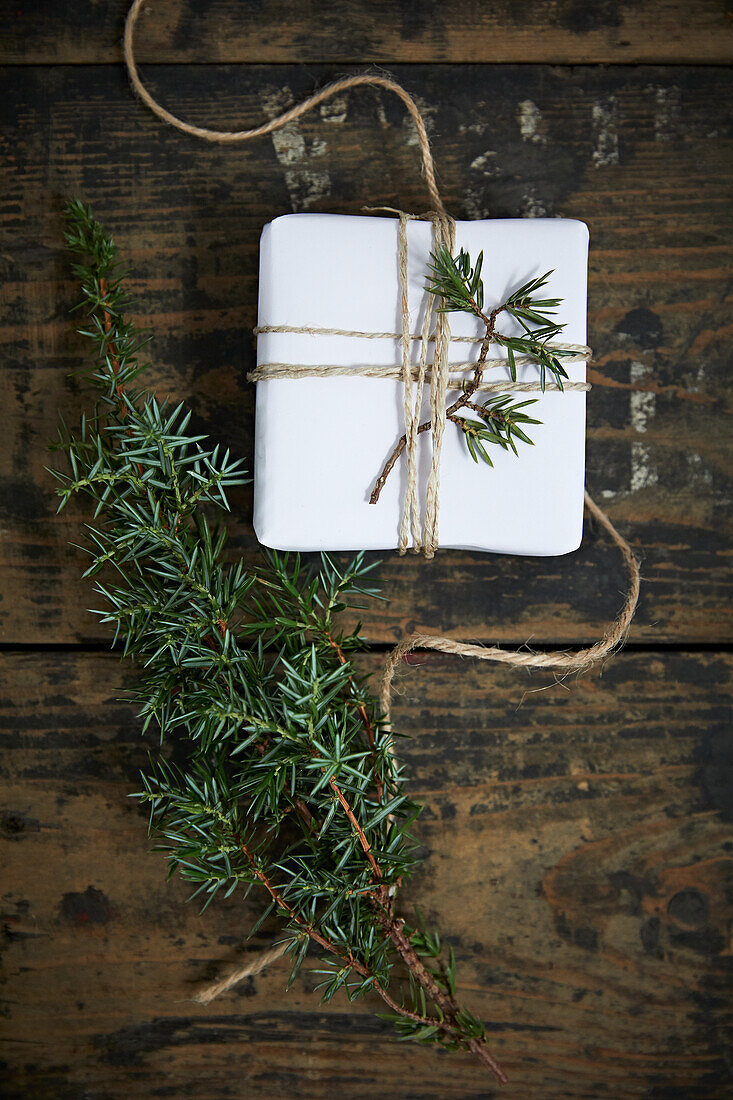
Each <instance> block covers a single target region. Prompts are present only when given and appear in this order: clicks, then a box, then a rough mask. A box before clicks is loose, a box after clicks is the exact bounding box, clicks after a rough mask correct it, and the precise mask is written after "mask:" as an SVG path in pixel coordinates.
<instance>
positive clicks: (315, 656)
mask: <svg viewBox="0 0 733 1100" xmlns="http://www.w3.org/2000/svg"><path fill="white" fill-rule="evenodd" d="M67 221H68V232H67V237H66V239H67V243H68V246H69V248H70V249H71V251H72V252H74V253H75V254H76V255H77V256H78V257H82V258H83V259H81V261H80V262H79V263H78V264H77V265H76V266H75V268H74V270H75V273H76V275H77V276H78V278H79V280H80V282H81V286H82V291H83V302H82V306H81V308H83V309H84V312H85V317H86V320H85V323H84V325H83V327H82V328H81V329H80V330H79V331H81V332H82V333H83V334H84V335H86V336H88V337H89V338H90V340H91V341H92V343H93V346H94V349H95V353H96V362H95V365H94V366H93V368H92V369H91V371H90V378H91V380H92V381H93V383H94V384H95V386H96V387H97V390H98V400H97V405H96V407H95V409H94V411H93V413H92V415H90V416H85V417H82V419H81V423H80V426H79V428H78V429H77V430H75V431H73V432H71V431H69V430H67V429H66V428H65V427H64V428H63V429H62V431H61V432H60V434H59V442H58V444H57V445H56V446H57V449H59V450H61V451H62V452H63V453H64V454H65V456H66V458H67V460H68V470H66V471H65V472H63V473H57V474H56V476H57V477H58V479H59V482H60V485H59V489H58V492H59V496H60V507H63V506H64V505H65V504H66V503H67V502H68V501H69V500H70V499H71V498H72V497H75V496H77V495H78V494H82V495H84V496H86V497H88V498H90V499H91V501H92V502H93V505H94V517H95V519H94V523H93V524H92V525H90V526H89V527H88V534H89V545H88V547H87V551H88V553H89V554H90V557H91V562H90V564H89V566H88V568H87V570H86V575H87V576H96V575H97V574H99V573H100V572H101V571H102V570H104V573H105V577H104V578H100V579H98V580H97V581H96V591H97V592H98V594H100V595H101V596H102V597H103V600H104V605H105V606H104V609H103V610H102V611H100V612H98V614H100V615H101V617H102V620H103V621H104V622H105V623H108V624H110V626H111V627H113V628H114V632H115V640H116V641H119V642H120V644H121V648H122V650H123V652H124V653H126V654H129V655H132V656H134V657H136V658H137V660H138V662H139V664H140V665H141V667H142V672H141V676H140V681H139V683H138V685H137V687H136V689H135V691H134V695H135V696H136V698H137V700H138V702H139V706H140V715H141V718H142V724H143V729H147V728H148V727H151V726H152V727H153V728H157V729H158V731H159V734H160V741H161V746H162V751H161V753H160V754H159V756H158V757H157V759H155V758H154V759H151V761H150V766H149V768H148V770H147V771H146V772H145V774H144V775H143V777H142V789H141V791H140V792H139V794H138V796H137V797H139V798H140V800H141V801H142V802H143V803H145V804H146V805H147V807H148V809H149V813H150V828H151V832H152V834H153V835H154V836H155V838H156V843H157V847H158V848H159V849H160V850H161V851H162V852H164V853H165V855H166V857H167V860H168V864H169V868H170V873H171V874H172V873H174V872H176V871H178V872H179V873H180V874H181V875H182V876H183V877H184V878H185V879H187V880H188V881H189V882H190V883H191V884H192V886H193V896H194V897H198V898H199V899H200V901H201V902H202V903H203V905H204V907H205V906H207V905H209V904H210V903H211V902H212V901H213V900H214V899H215V898H216V896H217V895H223V896H229V895H231V894H233V893H236V892H239V891H241V892H242V893H243V894H247V893H248V892H249V890H250V889H251V888H252V887H253V886H257V887H258V889H260V890H262V889H263V888H264V891H263V896H264V897H265V900H266V905H265V908H264V909H263V911H262V913H261V916H260V918H259V920H258V921H257V923H256V925H255V927H254V929H253V931H256V929H257V928H258V927H260V925H261V923H262V921H263V920H265V919H266V918H267V917H268V916H269V914H270V913H274V914H276V915H277V916H278V917H279V918H280V919H281V920H282V922H283V933H282V934H283V937H284V938H285V940H286V941H287V943H288V950H289V952H290V956H291V964H292V965H291V978H290V980H291V982H292V980H293V979H294V978H295V976H296V974H297V972H298V969H299V967H300V965H301V963H302V962H303V959H304V957H305V953H306V949H307V947H308V943H309V941H315V943H316V944H317V945H318V947H319V948H320V951H321V956H322V959H321V967H320V969H319V971H318V972H317V974H318V977H319V985H320V989H321V993H322V997H323V999H324V1000H330V998H331V997H332V996H334V994H335V993H337V992H338V991H339V990H343V991H344V992H345V993H346V994H347V996H348V997H349V998H350V999H352V1000H353V999H354V998H355V997H358V996H360V995H362V994H364V993H367V992H370V991H376V992H378V993H379V995H380V996H381V997H382V998H383V1000H385V1001H387V1003H388V1005H389V1006H390V1008H391V1009H392V1010H393V1014H394V1015H395V1017H396V1019H397V1020H398V1021H399V1029H400V1030H399V1034H400V1037H404V1038H413V1039H417V1040H419V1041H423V1042H424V1041H428V1040H435V1041H438V1042H441V1043H444V1044H446V1045H449V1046H453V1047H463V1048H466V1047H467V1044H468V1043H469V1041H470V1040H471V1039H472V1038H476V1036H477V1035H478V1033H479V1032H478V1031H477V1028H479V1025H478V1024H477V1023H476V1022H475V1021H473V1018H472V1017H470V1016H469V1014H468V1013H466V1012H465V1010H461V1009H460V1008H459V1007H458V1005H457V1004H456V1003H455V1000H454V998H455V976H454V960H453V956H452V952H451V953H450V956H449V959H448V962H447V963H446V964H445V966H444V967H442V966H441V965H440V964H436V967H433V968H431V969H430V970H428V969H421V967H422V963H421V962H420V961H419V960H420V958H421V956H424V957H428V958H429V959H430V960H431V962H433V963H434V962H435V960H436V959H438V956H439V954H440V942H439V940H438V939H437V937H436V936H434V935H431V934H430V933H428V932H426V931H425V930H420V929H412V930H411V929H408V928H407V927H406V926H405V928H404V930H403V925H402V922H400V921H398V920H396V918H395V917H394V914H393V908H392V907H393V894H394V890H395V888H396V886H397V884H398V883H399V882H401V881H404V880H405V879H406V878H408V877H409V876H410V875H411V874H412V873H413V871H414V870H415V867H416V866H417V864H418V855H417V853H416V848H415V844H414V842H413V841H412V839H411V837H410V828H411V826H412V823H413V822H414V820H415V818H416V817H417V815H418V813H419V807H418V806H417V805H416V804H415V803H414V802H413V801H412V800H411V799H410V798H409V797H408V795H407V793H406V789H405V781H404V775H403V772H402V768H401V767H400V765H399V763H398V762H397V760H396V758H395V756H394V754H393V751H392V749H393V735H391V734H390V733H389V732H388V730H387V729H386V728H385V726H384V723H383V721H382V715H381V714H380V712H379V708H378V705H377V702H376V700H375V698H374V697H373V696H372V695H371V694H370V691H369V687H368V684H367V681H366V680H365V678H364V677H363V676H362V675H361V674H360V673H359V671H358V669H357V668H356V667H355V666H354V664H353V657H354V655H355V654H357V653H358V652H359V651H360V650H362V649H363V648H364V647H365V642H364V639H363V637H362V635H361V633H360V629H359V628H358V627H357V628H356V629H355V630H354V631H352V632H350V633H345V632H344V631H343V629H342V628H341V627H340V626H339V616H340V614H341V612H343V611H344V609H345V608H346V607H347V606H358V605H359V604H360V601H362V600H364V599H367V600H368V599H372V598H374V597H375V596H376V595H377V593H376V590H375V589H374V587H373V585H372V582H371V578H370V571H371V569H372V566H371V565H368V564H366V563H365V561H364V557H363V555H359V556H357V557H356V558H355V560H354V561H353V562H352V563H351V564H350V565H349V566H347V567H346V569H344V570H340V569H338V568H337V567H336V565H335V564H334V563H333V562H332V561H331V560H330V559H329V558H328V557H327V556H325V555H324V556H323V558H322V563H321V568H320V570H319V571H318V572H316V573H315V574H314V573H309V572H308V571H306V570H304V569H303V568H302V567H301V563H300V561H299V559H298V558H297V557H296V558H290V557H288V555H280V554H277V553H268V554H265V555H264V557H263V560H262V562H261V564H260V565H258V566H257V567H256V568H253V569H248V568H246V567H245V566H244V564H243V563H242V562H241V561H230V560H228V559H227V557H226V555H225V544H226V532H225V530H224V528H223V526H222V525H221V523H220V522H219V521H218V518H217V516H220V515H221V513H222V511H224V510H226V509H227V508H228V502H227V495H226V494H227V490H229V489H230V488H231V487H233V486H236V485H241V484H242V483H243V482H244V481H245V475H244V471H243V470H242V466H241V463H240V461H239V460H237V459H233V458H231V457H230V455H229V452H224V453H222V451H221V449H220V448H219V447H218V446H216V445H214V446H210V445H209V444H208V443H207V442H206V439H205V437H203V436H201V435H196V434H193V433H192V432H191V431H190V428H189V424H190V413H186V412H185V411H184V409H183V407H182V406H181V405H178V406H176V407H171V406H169V404H168V403H167V402H166V401H165V400H160V399H158V398H157V397H156V396H155V395H154V394H152V393H150V392H148V391H146V390H145V389H137V388H136V387H135V382H136V380H137V378H138V377H139V375H140V373H141V371H142V370H143V369H144V367H145V364H144V363H143V362H142V361H141V360H140V351H141V349H142V348H143V346H144V345H145V343H146V342H147V341H146V340H145V339H143V338H140V337H139V336H138V335H137V334H136V332H135V329H134V327H133V325H132V324H131V323H130V322H128V321H126V320H125V317H124V311H125V308H126V306H127V305H128V304H129V303H128V301H127V299H126V296H125V293H124V288H123V276H122V274H121V272H120V269H119V266H118V260H117V252H116V249H115V245H114V243H113V241H112V240H111V239H110V238H109V237H108V236H107V235H106V234H105V233H104V232H103V230H102V229H101V227H100V226H99V225H98V224H97V223H96V222H95V221H94V219H93V217H92V213H91V211H90V210H89V209H88V208H87V207H85V206H84V205H82V204H81V203H78V202H73V203H70V204H69V206H68V210H67ZM510 411H511V414H512V415H514V418H515V422H514V424H513V427H512V428H511V434H518V435H519V437H520V438H521V432H520V430H519V429H518V428H517V426H516V425H517V424H518V423H520V422H521V419H520V414H518V413H516V410H508V409H507V407H506V406H504V405H501V406H500V405H497V404H496V403H494V405H493V407H492V409H491V410H488V409H487V412H486V416H487V417H491V416H493V415H498V414H499V413H501V415H502V416H504V417H505V418H506V417H508V416H509V414H510ZM501 431H502V432H503V438H504V439H505V440H506V441H507V442H508V443H511V439H510V428H509V421H508V420H505V421H504V422H503V427H502V429H501ZM212 517H213V518H212ZM173 747H175V761H174V760H173V759H172V753H171V750H172V749H173ZM405 937H407V939H408V941H410V940H411V943H412V948H413V949H414V952H416V956H415V957H416V959H417V960H418V962H417V963H415V962H414V961H413V962H412V963H411V962H410V961H409V960H410V958H411V956H410V953H409V942H408V947H405ZM398 964H399V968H400V973H401V974H403V975H404V968H405V967H406V968H407V982H406V983H405V982H404V979H403V980H402V989H403V993H402V997H401V998H400V994H399V993H398V994H396V995H395V996H396V997H397V998H400V999H399V1000H395V999H394V997H393V996H392V995H391V994H390V993H388V992H387V990H388V988H391V987H392V986H393V985H394V984H395V982H396V981H397V980H398V979H397V978H396V977H395V976H394V975H393V970H394V968H395V966H396V965H398ZM434 982H437V983H438V984H437V985H434V984H431V983H434ZM431 991H432V992H431ZM481 1036H483V1032H482V1031H481Z"/></svg>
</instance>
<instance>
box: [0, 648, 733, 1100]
mask: <svg viewBox="0 0 733 1100" xmlns="http://www.w3.org/2000/svg"><path fill="white" fill-rule="evenodd" d="M375 660H376V659H375V658H368V662H369V663H370V666H372V667H373V666H374V664H375ZM732 665H733V662H732V661H731V659H730V658H728V657H723V656H719V655H714V654H708V655H699V654H698V655H695V654H692V653H684V652H678V653H667V654H644V655H641V656H639V655H636V656H635V655H633V654H630V653H626V654H623V655H621V656H620V657H619V658H617V659H616V660H614V661H613V662H611V663H609V664H608V665H607V667H606V669H605V671H604V675H603V676H602V677H598V676H594V677H590V678H587V679H584V680H580V681H577V682H572V683H570V684H568V685H567V686H561V685H553V684H551V683H548V680H547V679H543V678H541V677H538V676H534V677H532V678H528V677H526V676H525V675H519V674H516V673H514V672H511V671H508V670H500V669H493V670H487V669H486V668H483V669H479V668H476V667H475V666H470V665H467V664H464V663H461V662H453V661H451V660H450V659H447V658H439V657H436V656H431V657H429V658H428V659H427V660H426V662H425V664H424V665H423V666H422V667H420V668H415V667H412V668H409V669H407V668H406V669H405V670H404V672H403V674H402V675H401V682H402V688H403V694H402V695H400V696H399V698H398V703H397V709H396V721H397V724H398V726H399V727H400V728H401V729H403V730H405V732H408V733H409V734H411V735H413V737H412V738H411V739H406V740H403V741H402V742H401V752H402V754H403V756H404V757H405V759H406V761H407V765H408V769H409V774H410V775H411V777H412V783H413V787H414V791H415V794H416V796H417V797H418V798H419V799H420V800H422V801H423V802H424V803H425V805H426V809H425V812H424V814H423V816H422V817H421V819H420V823H419V835H420V838H421V840H422V842H423V843H424V844H425V846H426V848H427V849H428V856H427V859H426V862H425V864H424V865H423V867H422V869H421V871H420V872H419V873H418V875H417V877H416V878H415V880H414V882H413V883H411V884H409V885H408V886H406V887H405V888H404V891H403V894H402V904H403V905H405V906H406V907H408V910H409V907H410V906H411V905H412V903H417V904H418V905H419V906H420V907H421V909H422V911H423V912H424V913H425V914H426V916H427V918H428V919H429V920H430V921H431V922H434V923H435V924H437V925H438V926H439V927H440V928H441V929H442V931H443V933H444V934H445V938H446V939H447V941H448V942H450V943H452V944H453V945H454V948H455V950H456V954H457V957H458V968H459V982H460V985H461V993H462V995H463V996H464V997H465V999H466V1001H467V1002H468V1004H469V1005H470V1006H471V1007H472V1008H473V1009H474V1010H475V1011H477V1012H480V1013H482V1014H483V1015H485V1016H486V1018H487V1019H488V1021H489V1022H490V1025H491V1028H492V1032H493V1037H494V1045H495V1048H496V1051H497V1053H498V1054H499V1055H500V1057H501V1058H502V1060H503V1062H504V1063H505V1065H506V1068H507V1070H508V1071H509V1073H510V1077H511V1081H512V1087H511V1092H510V1093H508V1094H507V1095H516V1096H521V1097H529V1096H532V1097H535V1096H537V1097H540V1096H541V1097H542V1098H543V1100H581V1098H582V1100H598V1097H600V1096H605V1095H607V1094H610V1093H612V1094H613V1095H614V1096H616V1097H618V1098H619V1100H630V1098H636V1097H639V1098H642V1097H643V1098H649V1097H652V1096H654V1097H682V1096H684V1097H685V1100H702V1098H713V1097H720V1096H722V1095H724V1094H725V1093H726V1082H727V1083H728V1086H729V1083H730V1076H729V1068H728V1069H726V1066H727V1062H726V1056H725V1050H726V1046H725V1035H724V989H725V985H724V973H725V971H724V964H725V958H726V951H727V938H728V935H729V928H728V925H727V921H728V918H729V911H728V910H727V909H726V902H725V890H726V882H728V884H729V880H730V869H731V860H730V848H731V834H730V827H729V825H727V824H726V822H730V817H731V807H730V803H729V801H728V802H726V796H727V795H726V789H727V781H728V779H729V777H730V768H731V761H730V755H729V753H730V749H729V740H728V737H727V729H728V719H729V713H727V712H726V710H725V701H726V698H729V690H730V681H731V668H732ZM130 675H131V673H130V670H129V669H125V670H124V671H123V666H121V665H120V664H119V662H117V661H115V660H113V659H112V658H111V657H105V656H100V655H90V654H87V655H71V654H57V655H53V656H52V655H45V656H44V655H38V656H30V655H25V656H24V655H14V656H7V655H6V656H5V658H4V660H3V692H2V696H3V698H2V707H1V709H0V723H1V726H0V736H1V737H2V744H3V748H4V749H5V751H4V753H3V765H2V773H3V792H2V798H1V801H0V806H1V807H2V814H1V816H0V844H1V845H2V850H3V851H2V855H3V860H2V862H3V867H4V881H5V884H6V885H5V887H4V892H3V903H2V908H3V922H4V929H5V935H4V942H3V949H4V962H3V975H4V988H3V999H4V1002H5V1008H4V1016H3V1020H2V1025H0V1026H2V1029H3V1031H4V1032H5V1035H6V1037H7V1039H8V1041H7V1043H6V1044H5V1054H4V1058H5V1061H6V1083H5V1091H4V1095H5V1096H7V1097H9V1098H10V1097H13V1098H18V1100H19V1098H20V1097H22V1098H23V1100H36V1098H37V1100H41V1098H43V1100H45V1098H46V1097H48V1096H54V1097H64V1098H68V1100H78V1098H80V1097H82V1096H94V1097H97V1096H99V1097H102V1096H104V1097H105V1098H109V1100H116V1098H126V1097H127V1096H130V1095H133V1096H143V1095H145V1096H156V1095H161V1096H162V1095H166V1096H175V1097H177V1098H197V1100H209V1098H210V1097H213V1096H216V1097H243V1096H247V1097H248V1098H249V1097H268V1100H269V1098H281V1097H282V1098H284V1097H286V1096H292V1097H308V1098H314V1100H315V1098H321V1097H326V1096H334V1095H340V1094H341V1093H345V1092H348V1094H349V1095H352V1096H354V1097H355V1098H364V1100H366V1097H369V1096H373V1095H374V1094H375V1091H381V1092H382V1093H385V1090H386V1094H388V1095H389V1096H390V1097H395V1098H396V1100H401V1098H404V1100H407V1098H411V1097H420V1098H421V1100H423V1098H426V1100H427V1098H433V1097H435V1098H436V1100H437V1098H438V1097H440V1098H443V1097H456V1098H458V1097H461V1098H465V1097H476V1098H478V1097H486V1096H489V1095H495V1093H494V1091H493V1090H492V1086H491V1082H490V1081H488V1080H487V1079H486V1078H485V1077H484V1076H483V1075H482V1073H481V1071H480V1070H479V1069H478V1068H474V1066H473V1065H472V1064H471V1063H470V1062H468V1061H467V1060H461V1059H459V1058H455V1057H450V1058H449V1057H440V1056H438V1055H436V1054H435V1053H434V1052H433V1051H431V1050H428V1049H420V1048H415V1047H411V1046H395V1045H394V1044H393V1043H392V1042H391V1041H390V1038H389V1032H388V1030H387V1029H386V1027H385V1026H384V1025H382V1024H381V1023H380V1022H379V1021H378V1020H376V1019H375V1018H374V1017H373V1016H372V1015H371V1013H370V1010H371V1008H373V1007H374V1006H372V1005H367V1004H364V1003H360V1004H357V1005H353V1006H348V1005H346V1004H343V1003H341V1002H336V1003H332V1004H331V1005H329V1006H327V1007H325V1008H321V1007H320V1006H319V1005H318V1003H317V999H316V997H315V996H314V995H313V994H312V993H311V992H310V989H311V988H312V984H313V978H312V976H311V975H310V974H309V973H308V972H306V973H304V974H303V976H302V978H301V979H300V980H299V981H298V982H296V985H295V986H294V988H293V990H292V991H291V992H290V993H289V994H285V992H284V980H285V975H284V970H283V969H282V968H278V967H275V968H273V969H271V970H270V971H267V972H266V973H264V974H263V975H261V976H260V977H258V978H257V979H256V980H253V981H250V982H249V983H248V984H246V985H245V987H244V988H243V989H241V990H240V991H239V992H238V993H232V994H230V995H227V996H226V997H225V998H223V999H222V1000H221V1001H220V1002H217V1003H215V1004H214V1005H212V1006H210V1007H209V1008H208V1009H203V1008H199V1007H197V1006H196V1005H194V1004H192V1003H191V1000H190V997H191V995H192V993H193V992H194V991H195V989H196V988H197V987H198V986H199V985H200V983H201V982H202V981H205V980H209V979H210V978H211V977H212V976H213V975H214V974H215V973H217V971H218V970H219V969H220V968H221V967H222V966H223V967H225V968H226V967H227V966H228V965H230V964H231V963H232V961H233V960H234V959H237V958H241V953H242V950H243V948H242V946H241V937H242V936H243V935H244V934H245V933H246V929H247V927H248V925H250V924H251V923H252V921H253V919H254V915H255V913H256V903H255V900H254V899H253V898H250V900H249V901H248V902H247V903H246V904H242V903H241V902H240V901H239V900H234V899H229V900H228V901H226V902H221V903H219V904H216V905H215V906H213V907H212V908H211V909H210V910H209V911H208V912H207V913H206V914H204V915H203V916H201V915H199V914H198V913H197V911H196V908H195V906H193V905H187V904H185V901H184V898H185V895H186V892H187V891H186V890H185V889H184V888H183V887H182V885H181V884H180V883H179V882H178V881H173V882H171V883H168V884H166V882H165V875H164V866H163V862H162V859H161V857H159V856H157V855H154V854H146V845H147V841H146V836H145V820H144V816H143V815H142V814H141V813H140V811H139V809H138V808H137V807H136V806H135V804H134V803H133V802H132V801H131V800H130V799H128V798H127V797H126V796H127V794H128V793H129V791H130V790H134V789H137V786H138V778H137V770H138V768H139V767H140V766H144V765H145V763H146V748H147V746H146V744H145V743H144V741H143V740H141V739H140V737H139V735H138V732H137V721H136V719H135V717H134V713H133V708H132V707H129V706H127V705H125V704H121V703H119V702H117V701H116V698H117V697H118V695H119V692H120V688H121V686H122V684H123V682H128V683H129V679H128V677H129V676H130ZM540 687H543V688H545V690H543V691H536V690H535V689H538V688H540ZM568 689H569V690H568ZM527 690H529V691H531V692H533V693H532V694H528V695H526V696H524V693H525V691H527ZM523 696H524V701H523V704H522V706H521V707H519V706H518V704H519V703H520V702H521V701H522V699H523ZM150 747H151V748H153V749H154V750H155V745H154V739H153V738H151V742H150ZM268 931H272V929H268ZM260 942H264V939H262V940H260V941H258V943H260ZM249 949H251V948H249V947H248V948H247V950H249Z"/></svg>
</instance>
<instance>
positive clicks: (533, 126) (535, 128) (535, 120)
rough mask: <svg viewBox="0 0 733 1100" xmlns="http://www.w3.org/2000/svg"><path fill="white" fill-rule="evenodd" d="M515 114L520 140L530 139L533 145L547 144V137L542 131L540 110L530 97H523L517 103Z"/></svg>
mask: <svg viewBox="0 0 733 1100" xmlns="http://www.w3.org/2000/svg"><path fill="white" fill-rule="evenodd" d="M517 116H518V119H519V132H520V134H521V135H522V141H530V142H532V144H533V145H546V144H547V137H546V136H545V134H544V132H543V128H544V127H543V120H542V111H541V110H540V109H539V107H538V106H537V104H536V103H533V102H532V100H531V99H523V100H522V102H521V103H520V104H519V107H518V111H517Z"/></svg>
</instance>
